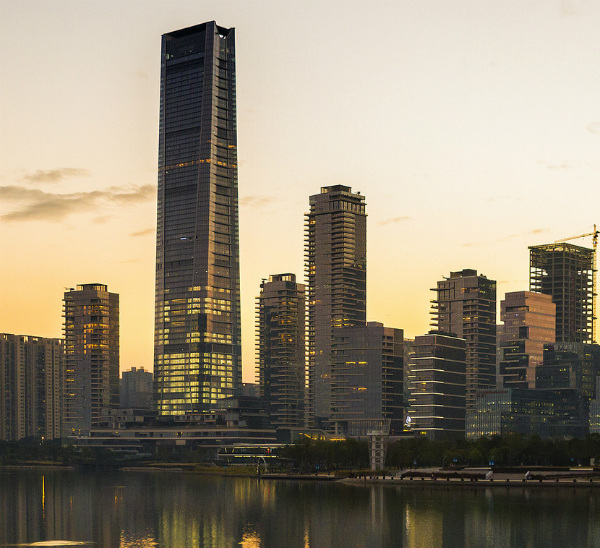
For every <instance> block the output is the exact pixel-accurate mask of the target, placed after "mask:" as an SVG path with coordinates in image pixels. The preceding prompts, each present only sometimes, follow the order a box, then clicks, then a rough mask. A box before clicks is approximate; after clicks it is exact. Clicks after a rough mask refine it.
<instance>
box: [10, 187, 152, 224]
mask: <svg viewBox="0 0 600 548" xmlns="http://www.w3.org/2000/svg"><path fill="white" fill-rule="evenodd" d="M155 195H156V188H155V187H154V186H153V185H142V186H135V187H131V188H127V189H125V188H121V187H110V188H108V189H105V190H93V191H90V192H74V193H70V194H59V193H52V192H44V191H42V190H38V189H30V188H25V187H20V186H0V198H2V200H3V201H13V202H22V203H23V202H24V205H23V206H22V207H21V208H20V209H18V210H16V211H11V212H10V213H6V214H4V215H2V216H1V217H0V220H1V221H4V222H16V221H51V222H58V221H61V220H62V219H64V218H65V217H67V216H68V215H71V214H73V213H82V212H86V211H91V210H93V211H96V212H99V211H98V210H99V209H100V208H102V207H103V206H107V205H108V206H110V205H117V206H120V205H133V204H136V203H142V202H146V201H149V200H151V199H153V198H154V197H155ZM102 218H103V215H96V216H95V219H96V222H102Z"/></svg>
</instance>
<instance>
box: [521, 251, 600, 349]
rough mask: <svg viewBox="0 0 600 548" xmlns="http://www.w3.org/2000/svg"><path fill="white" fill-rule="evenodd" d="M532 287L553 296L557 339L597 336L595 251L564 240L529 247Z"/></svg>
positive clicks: (579, 339) (584, 340) (568, 340)
mask: <svg viewBox="0 0 600 548" xmlns="http://www.w3.org/2000/svg"><path fill="white" fill-rule="evenodd" d="M529 251H530V255H529V259H530V261H529V290H530V291H535V292H536V293H544V294H546V295H550V296H551V297H552V302H554V304H555V305H556V342H557V343H591V342H592V339H593V336H594V280H595V278H594V277H595V275H596V272H595V269H594V250H593V249H588V248H585V247H580V246H578V245H573V244H568V243H564V242H559V243H553V244H547V245H536V246H531V247H529Z"/></svg>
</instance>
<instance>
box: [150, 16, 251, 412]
mask: <svg viewBox="0 0 600 548" xmlns="http://www.w3.org/2000/svg"><path fill="white" fill-rule="evenodd" d="M236 147H237V130H236V82H235V32H234V29H225V28H222V27H219V26H217V24H216V23H215V22H214V21H212V22H208V23H204V24H201V25H197V26H194V27H190V28H187V29H183V30H178V31H175V32H171V33H168V34H165V35H163V37H162V61H161V87H160V126H159V155H158V214H157V236H156V302H155V334H154V375H155V385H154V392H155V401H156V405H157V410H158V413H159V414H160V415H182V414H187V413H192V412H198V411H205V410H209V409H210V408H211V407H213V406H214V405H215V403H216V402H217V400H219V399H221V398H224V397H228V396H233V395H234V394H235V392H236V390H237V389H238V388H239V386H241V349H240V282H239V279H240V277H239V229H238V190H237V150H236Z"/></svg>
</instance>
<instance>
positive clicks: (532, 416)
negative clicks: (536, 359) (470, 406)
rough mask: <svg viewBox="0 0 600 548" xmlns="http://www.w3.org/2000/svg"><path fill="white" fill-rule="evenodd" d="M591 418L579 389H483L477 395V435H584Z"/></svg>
mask: <svg viewBox="0 0 600 548" xmlns="http://www.w3.org/2000/svg"><path fill="white" fill-rule="evenodd" d="M541 369H542V368H539V369H538V371H540V370H541ZM587 418H588V415H587V410H586V409H585V408H584V407H583V406H582V400H581V398H580V397H579V395H578V393H577V391H576V390H570V389H564V390H531V389H521V388H503V389H497V390H482V391H480V392H478V394H477V401H476V409H475V413H474V415H473V423H474V427H473V437H475V438H479V437H481V436H487V437H491V436H505V435H507V434H509V433H516V434H521V435H523V436H531V435H537V436H540V437H542V438H554V437H561V438H583V437H584V436H585V435H586V434H587V432H588V427H587Z"/></svg>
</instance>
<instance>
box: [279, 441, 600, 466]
mask: <svg viewBox="0 0 600 548" xmlns="http://www.w3.org/2000/svg"><path fill="white" fill-rule="evenodd" d="M280 456H281V457H282V458H283V459H284V460H287V461H288V462H289V463H290V465H291V466H293V467H294V468H296V469H298V470H299V471H315V470H318V469H328V470H340V469H365V468H368V467H369V465H370V464H369V447H368V442H367V441H358V440H354V439H347V440H345V441H325V440H310V439H306V440H303V441H302V442H299V443H296V444H293V445H288V446H285V447H283V448H282V449H281V450H280ZM592 459H595V462H596V463H597V464H600V434H590V435H588V436H586V437H585V438H584V439H577V438H573V439H568V440H567V439H542V438H540V437H539V436H536V435H533V436H522V435H520V434H512V433H511V434H506V435H504V436H492V437H482V438H479V439H477V440H454V441H452V440H444V441H431V440H429V439H428V438H425V437H412V438H404V439H400V440H397V441H394V442H392V443H390V444H389V445H388V447H387V451H386V461H385V463H386V468H387V469H404V468H413V467H429V466H432V467H438V466H439V467H443V466H446V467H451V466H491V465H492V466H579V465H581V466H589V465H590V463H591V462H592Z"/></svg>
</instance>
